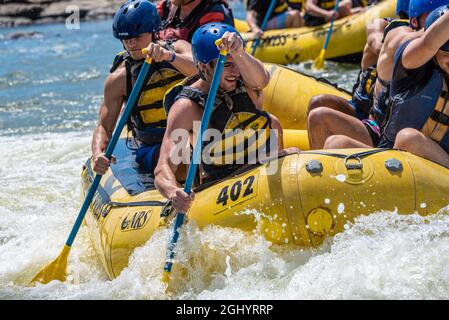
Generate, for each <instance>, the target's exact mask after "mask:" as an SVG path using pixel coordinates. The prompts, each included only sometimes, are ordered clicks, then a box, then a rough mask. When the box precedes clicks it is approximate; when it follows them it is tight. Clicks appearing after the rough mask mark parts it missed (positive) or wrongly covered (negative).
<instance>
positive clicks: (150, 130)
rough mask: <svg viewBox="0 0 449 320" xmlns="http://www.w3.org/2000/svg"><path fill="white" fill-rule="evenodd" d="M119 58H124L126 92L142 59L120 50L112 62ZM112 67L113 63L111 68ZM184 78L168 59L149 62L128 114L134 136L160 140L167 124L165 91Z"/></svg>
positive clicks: (119, 59)
mask: <svg viewBox="0 0 449 320" xmlns="http://www.w3.org/2000/svg"><path fill="white" fill-rule="evenodd" d="M120 61H121V62H123V61H124V62H125V67H126V82H127V96H129V95H130V94H131V90H132V84H133V82H135V80H136V79H137V76H138V75H139V71H140V68H141V66H142V64H143V61H134V60H132V59H131V57H130V56H129V55H128V54H127V53H120V54H119V55H118V56H117V57H116V61H115V62H114V65H119V64H120V63H121V62H120ZM113 70H114V67H113V69H111V71H113ZM184 78H185V76H184V75H183V74H181V73H180V72H179V71H178V70H177V69H176V68H175V67H173V66H172V65H171V64H170V63H168V62H161V63H155V62H153V63H152V64H151V66H150V69H149V71H148V73H147V76H146V78H145V80H144V85H143V86H142V88H141V90H140V93H139V98H138V99H137V101H136V103H135V105H134V106H133V110H132V112H131V116H130V124H131V126H132V129H133V132H134V134H135V135H136V137H137V139H138V140H140V141H142V142H145V143H147V144H154V143H160V141H162V137H163V135H164V132H165V127H166V126H167V115H166V114H165V111H164V106H163V99H164V96H165V93H166V92H167V90H168V89H169V88H171V87H172V86H174V85H175V84H177V83H179V82H181V81H182V79H184Z"/></svg>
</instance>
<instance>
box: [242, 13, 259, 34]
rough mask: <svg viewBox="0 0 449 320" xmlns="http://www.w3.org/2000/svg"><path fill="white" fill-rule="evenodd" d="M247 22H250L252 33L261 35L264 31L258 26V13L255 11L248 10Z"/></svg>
mask: <svg viewBox="0 0 449 320" xmlns="http://www.w3.org/2000/svg"><path fill="white" fill-rule="evenodd" d="M246 21H247V22H248V24H249V26H250V28H251V31H252V32H254V33H261V32H262V30H261V29H260V27H259V26H258V25H257V12H256V11H254V10H248V12H247V13H246Z"/></svg>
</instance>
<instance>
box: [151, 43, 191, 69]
mask: <svg viewBox="0 0 449 320" xmlns="http://www.w3.org/2000/svg"><path fill="white" fill-rule="evenodd" d="M166 46H167V44H166V43H165V42H159V43H155V42H151V43H150V44H149V45H148V47H147V48H146V52H145V56H146V57H147V58H151V59H153V60H154V61H155V62H163V61H171V60H172V59H173V51H174V53H175V54H176V57H175V61H173V62H170V63H171V65H172V66H174V67H175V68H176V69H177V70H179V71H180V72H181V73H182V74H184V75H185V76H191V75H194V74H195V73H196V68H195V64H194V63H193V56H192V47H191V45H190V44H189V43H188V42H186V41H183V40H178V41H175V42H174V43H173V51H172V50H169V49H170V48H167V49H166V48H165V47H166Z"/></svg>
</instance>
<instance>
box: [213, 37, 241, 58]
mask: <svg viewBox="0 0 449 320" xmlns="http://www.w3.org/2000/svg"><path fill="white" fill-rule="evenodd" d="M221 41H222V43H221V44H220V45H219V46H218V49H220V50H226V51H227V52H228V53H229V54H230V55H235V54H240V53H242V51H244V50H245V49H244V47H243V40H242V38H240V36H239V35H238V34H237V33H235V32H225V33H224V34H223V37H221Z"/></svg>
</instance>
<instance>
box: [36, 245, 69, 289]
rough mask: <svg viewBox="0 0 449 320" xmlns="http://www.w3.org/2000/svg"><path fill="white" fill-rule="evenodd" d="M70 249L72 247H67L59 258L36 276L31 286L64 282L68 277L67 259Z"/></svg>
mask: <svg viewBox="0 0 449 320" xmlns="http://www.w3.org/2000/svg"><path fill="white" fill-rule="evenodd" d="M70 249H71V247H69V246H68V245H65V246H64V248H63V249H62V251H61V253H60V254H59V256H58V257H57V258H56V259H55V260H53V261H52V262H51V263H49V264H48V265H47V266H46V267H45V268H43V269H42V270H41V271H39V272H38V273H37V274H36V275H35V276H34V278H33V280H31V284H32V285H35V284H36V282H40V283H43V284H46V283H49V282H50V281H53V280H59V281H61V282H64V281H65V279H66V276H67V259H68V257H69V253H70Z"/></svg>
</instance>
